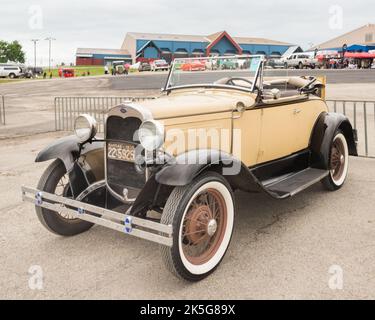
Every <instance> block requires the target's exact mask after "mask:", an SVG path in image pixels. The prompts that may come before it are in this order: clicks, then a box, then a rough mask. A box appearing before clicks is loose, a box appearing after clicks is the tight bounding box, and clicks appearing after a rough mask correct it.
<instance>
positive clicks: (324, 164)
mask: <svg viewBox="0 0 375 320" xmlns="http://www.w3.org/2000/svg"><path fill="white" fill-rule="evenodd" d="M337 130H341V131H342V132H343V134H344V135H345V138H346V140H347V142H348V148H349V155H351V156H358V152H357V144H356V132H355V130H353V127H352V125H351V123H350V121H349V119H348V118H347V117H346V116H345V115H343V114H339V113H322V114H321V115H320V116H319V118H318V120H317V122H316V124H315V127H314V131H313V133H312V136H311V141H310V149H311V151H312V159H311V164H312V166H313V167H314V168H319V169H325V170H329V169H330V168H329V161H330V150H331V144H332V140H333V138H334V136H335V133H336V132H337Z"/></svg>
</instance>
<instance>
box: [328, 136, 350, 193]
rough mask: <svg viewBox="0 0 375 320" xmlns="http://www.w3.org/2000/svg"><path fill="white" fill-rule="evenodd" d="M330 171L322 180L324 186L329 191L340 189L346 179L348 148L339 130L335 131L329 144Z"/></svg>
mask: <svg viewBox="0 0 375 320" xmlns="http://www.w3.org/2000/svg"><path fill="white" fill-rule="evenodd" d="M329 161H330V164H329V166H330V172H329V175H328V176H327V177H326V178H324V179H323V180H322V183H323V185H324V187H325V188H326V189H327V190H329V191H336V190H338V189H340V188H341V187H342V186H343V185H344V183H345V180H346V177H347V175H348V168H349V148H348V143H347V141H346V138H345V136H344V134H343V133H342V131H341V130H339V131H337V132H336V134H335V137H334V138H333V140H332V144H331V153H330V159H329Z"/></svg>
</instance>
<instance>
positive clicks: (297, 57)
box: [284, 52, 318, 69]
mask: <svg viewBox="0 0 375 320" xmlns="http://www.w3.org/2000/svg"><path fill="white" fill-rule="evenodd" d="M317 66H318V60H317V59H315V58H314V56H313V54H310V53H306V52H302V53H294V54H292V55H290V56H289V57H288V58H286V59H285V60H284V67H285V68H287V69H288V68H295V69H305V68H306V69H307V68H310V69H315V68H316V67H317Z"/></svg>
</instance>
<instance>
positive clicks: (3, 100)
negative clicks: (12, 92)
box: [0, 95, 5, 125]
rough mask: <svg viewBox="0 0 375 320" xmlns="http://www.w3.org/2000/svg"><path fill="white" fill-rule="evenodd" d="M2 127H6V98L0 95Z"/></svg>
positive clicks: (0, 120)
mask: <svg viewBox="0 0 375 320" xmlns="http://www.w3.org/2000/svg"><path fill="white" fill-rule="evenodd" d="M0 125H5V97H4V96H3V95H0Z"/></svg>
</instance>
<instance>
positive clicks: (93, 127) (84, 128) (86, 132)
mask: <svg viewBox="0 0 375 320" xmlns="http://www.w3.org/2000/svg"><path fill="white" fill-rule="evenodd" d="M74 132H75V134H76V136H77V138H78V140H79V142H81V143H84V142H87V141H89V140H90V139H92V138H94V137H95V135H96V132H97V123H96V120H95V119H94V118H93V117H91V116H90V115H88V114H81V115H80V116H78V117H77V118H76V120H75V122H74Z"/></svg>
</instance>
